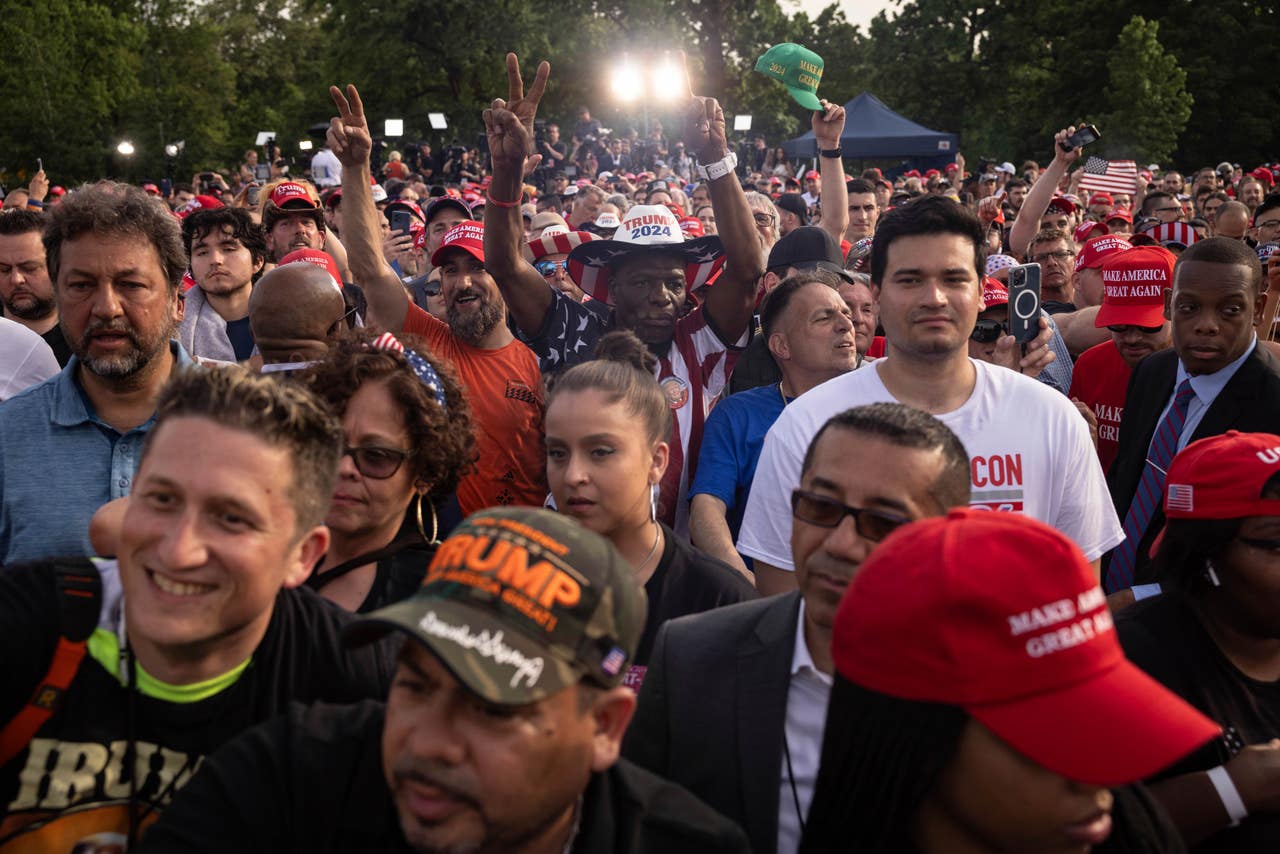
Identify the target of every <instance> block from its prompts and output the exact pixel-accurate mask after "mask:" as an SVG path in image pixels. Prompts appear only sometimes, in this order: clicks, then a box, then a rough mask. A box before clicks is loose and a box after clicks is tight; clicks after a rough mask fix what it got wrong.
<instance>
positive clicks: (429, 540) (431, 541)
mask: <svg viewBox="0 0 1280 854" xmlns="http://www.w3.org/2000/svg"><path fill="white" fill-rule="evenodd" d="M427 506H429V507H430V508H431V536H430V537H428V536H427V532H426V529H425V528H423V526H422V493H418V504H417V508H416V513H417V516H418V533H419V534H421V535H422V539H423V541H424V542H426V544H427V545H429V546H438V545H440V541H439V540H438V539H436V535H437V534H439V533H440V526H439V524H438V523H437V521H436V505H435V504H433V503H429V504H428V505H427Z"/></svg>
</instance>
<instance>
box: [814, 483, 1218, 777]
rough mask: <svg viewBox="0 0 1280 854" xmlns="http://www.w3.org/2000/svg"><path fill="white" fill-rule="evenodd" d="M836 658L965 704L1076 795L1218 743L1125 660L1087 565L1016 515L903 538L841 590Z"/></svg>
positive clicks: (871, 684) (905, 530)
mask: <svg viewBox="0 0 1280 854" xmlns="http://www.w3.org/2000/svg"><path fill="white" fill-rule="evenodd" d="M832 653H833V658H834V661H835V667H836V671H837V672H838V673H839V674H840V675H841V676H842V677H843V678H845V679H847V680H849V681H851V682H853V683H855V684H857V685H860V686H862V687H864V688H868V689H870V690H872V691H877V692H879V693H882V694H887V695H889V696H893V697H898V698H901V699H905V700H915V701H920V702H929V703H944V704H947V705H951V706H958V707H960V708H962V709H964V710H965V712H967V713H968V714H969V715H970V716H972V717H973V718H974V719H975V720H977V721H978V722H979V723H981V724H982V725H983V726H985V727H987V729H989V730H991V731H992V732H994V733H995V734H996V735H997V736H999V737H1000V739H1001V740H1003V741H1004V742H1005V743H1006V744H1008V745H1009V746H1010V747H1012V748H1013V749H1014V750H1016V751H1017V752H1018V753H1021V754H1022V755H1023V756H1025V757H1027V758H1029V759H1031V760H1032V761H1033V762H1036V763H1038V764H1039V765H1041V766H1043V767H1044V768H1047V769H1048V770H1050V771H1052V772H1054V773H1055V774H1059V775H1061V776H1063V777H1066V778H1067V779H1069V780H1073V781H1076V782H1080V783H1088V784H1094V785H1101V786H1114V785H1120V784H1124V783H1130V782H1133V781H1135V780H1141V779H1143V778H1145V777H1147V776H1149V775H1151V774H1154V773H1155V772H1157V771H1159V770H1161V769H1163V768H1166V767H1168V766H1169V765H1170V764H1172V763H1173V762H1175V761H1177V760H1178V759H1180V758H1182V757H1183V756H1185V755H1187V754H1188V753H1190V752H1191V751H1192V750H1194V749H1195V748H1197V747H1199V746H1200V745H1201V744H1204V743H1205V742H1206V741H1208V740H1210V739H1211V738H1214V737H1215V736H1217V735H1218V734H1219V732H1220V730H1219V728H1218V726H1217V725H1216V724H1214V723H1213V722H1212V721H1211V720H1209V719H1208V718H1206V717H1205V716H1204V715H1202V714H1200V712H1198V711H1196V710H1195V709H1194V708H1192V707H1191V706H1190V705H1188V704H1187V703H1186V702H1184V701H1183V700H1182V699H1181V698H1179V697H1178V696H1177V695H1175V694H1174V693H1173V692H1171V691H1169V690H1168V689H1167V688H1165V687H1164V686H1163V685H1161V684H1160V683H1158V682H1156V681H1155V680H1154V679H1152V678H1151V677H1150V676H1148V675H1147V674H1145V673H1143V672H1142V671H1141V670H1140V669H1138V668H1137V667H1136V666H1134V665H1133V664H1131V663H1130V662H1129V661H1128V660H1127V659H1126V658H1125V657H1124V652H1123V651H1122V650H1121V649H1120V643H1119V641H1117V640H1116V636H1115V630H1114V628H1113V626H1112V623H1111V612H1110V611H1109V610H1108V609H1107V598H1106V595H1105V594H1104V593H1103V592H1102V588H1101V587H1099V586H1098V579H1097V578H1096V577H1095V575H1094V573H1093V569H1092V567H1090V565H1089V563H1088V562H1087V561H1086V560H1085V558H1084V555H1083V554H1082V553H1081V552H1080V550H1079V549H1078V548H1077V547H1076V546H1075V544H1074V543H1072V542H1071V540H1069V539H1068V538H1067V537H1066V536H1064V535H1063V534H1061V533H1059V532H1058V531H1056V530H1054V529H1053V528H1050V527H1049V526H1048V525H1045V524H1044V523H1042V522H1038V521H1036V520H1035V519H1031V518H1029V517H1027V516H1024V515H1022V514H1021V513H993V512H990V511H983V510H973V509H968V508H966V509H963V510H953V511H951V512H950V513H949V514H947V515H946V516H945V517H941V518H933V519H926V520H923V521H920V522H916V523H914V524H911V525H907V526H905V527H902V528H899V529H898V530H897V531H894V532H893V533H892V534H890V535H889V536H888V537H887V538H886V539H885V540H884V542H882V543H881V544H880V546H879V547H878V548H877V549H876V550H875V551H874V552H873V553H872V554H871V557H870V558H869V559H868V560H867V561H866V562H865V563H863V564H862V567H861V568H860V569H859V570H858V574H857V575H855V576H854V578H853V581H852V582H851V583H850V585H849V588H848V590H847V591H846V592H845V595H844V599H842V600H841V602H840V608H839V610H838V611H837V612H836V620H835V629H834V636H833V641H832Z"/></svg>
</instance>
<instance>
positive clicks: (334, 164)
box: [311, 148, 342, 187]
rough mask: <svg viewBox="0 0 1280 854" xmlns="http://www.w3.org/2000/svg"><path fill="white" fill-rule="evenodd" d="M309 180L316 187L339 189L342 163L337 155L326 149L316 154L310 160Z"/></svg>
mask: <svg viewBox="0 0 1280 854" xmlns="http://www.w3.org/2000/svg"><path fill="white" fill-rule="evenodd" d="M311 180H312V181H315V183H316V186H317V187H339V186H341V185H342V163H341V162H340V161H339V160H338V155H336V154H334V153H333V152H332V151H330V150H329V149H327V148H322V149H320V151H318V152H316V156H315V157H312V158H311Z"/></svg>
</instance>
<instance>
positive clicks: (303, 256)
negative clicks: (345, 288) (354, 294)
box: [280, 249, 342, 290]
mask: <svg viewBox="0 0 1280 854" xmlns="http://www.w3.org/2000/svg"><path fill="white" fill-rule="evenodd" d="M285 264H311V265H312V266H315V267H319V268H320V269H321V270H324V271H325V272H326V273H328V274H329V275H330V276H331V277H332V278H333V286H334V287H335V288H337V289H338V290H342V273H340V272H338V262H337V261H335V260H333V256H332V255H330V254H329V253H328V252H325V251H323V250H320V249H295V250H293V251H292V252H290V253H289V254H288V255H286V256H284V257H283V258H281V259H280V266H281V267H283V266H284V265H285Z"/></svg>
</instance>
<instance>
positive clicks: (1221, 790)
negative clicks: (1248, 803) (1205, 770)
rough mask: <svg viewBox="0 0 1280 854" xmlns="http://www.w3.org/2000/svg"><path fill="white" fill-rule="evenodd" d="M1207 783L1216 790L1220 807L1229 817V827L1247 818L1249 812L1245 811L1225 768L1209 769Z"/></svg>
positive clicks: (1238, 793)
mask: <svg viewBox="0 0 1280 854" xmlns="http://www.w3.org/2000/svg"><path fill="white" fill-rule="evenodd" d="M1209 782H1210V783H1212V784H1213V788H1215V789H1217V791H1218V800H1220V801H1222V806H1223V807H1225V808H1226V810H1227V815H1228V816H1230V817H1231V824H1230V825H1229V826H1230V827H1235V826H1236V825H1238V824H1239V823H1240V822H1241V821H1243V820H1244V819H1246V818H1248V817H1249V810H1247V809H1245V806H1244V801H1243V800H1241V798H1240V791H1239V790H1238V789H1237V788H1236V784H1235V782H1234V781H1233V780H1232V779H1231V775H1230V774H1228V773H1227V769H1226V768H1224V767H1223V766H1221V765H1219V766H1218V767H1217V768H1210V769H1209Z"/></svg>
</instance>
